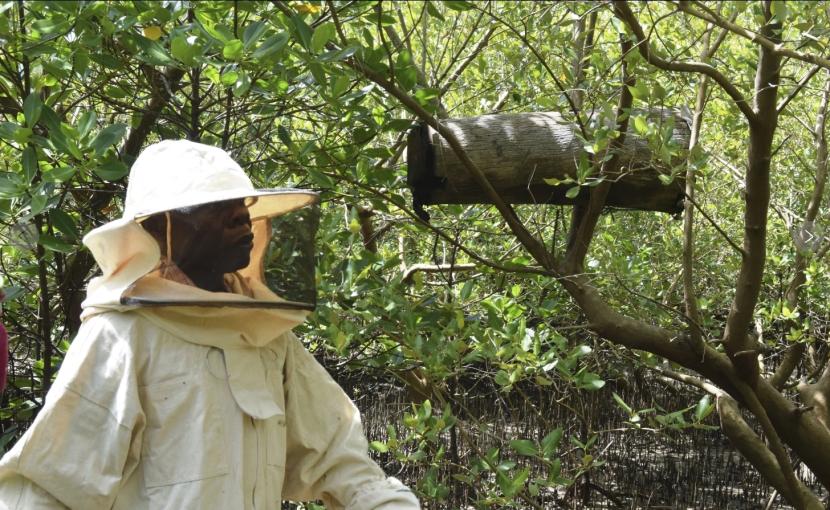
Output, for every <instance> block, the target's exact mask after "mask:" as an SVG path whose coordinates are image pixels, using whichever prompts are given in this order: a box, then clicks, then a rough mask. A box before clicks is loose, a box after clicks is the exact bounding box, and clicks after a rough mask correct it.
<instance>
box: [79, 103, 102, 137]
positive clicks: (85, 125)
mask: <svg viewBox="0 0 830 510" xmlns="http://www.w3.org/2000/svg"><path fill="white" fill-rule="evenodd" d="M96 122H98V116H97V115H96V114H95V110H87V111H85V112H84V114H83V115H81V118H80V119H79V120H78V135H79V136H80V137H81V138H84V137H85V136H86V135H88V134H89V132H90V131H92V128H93V127H94V126H95V123H96Z"/></svg>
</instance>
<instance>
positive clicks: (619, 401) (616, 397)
mask: <svg viewBox="0 0 830 510" xmlns="http://www.w3.org/2000/svg"><path fill="white" fill-rule="evenodd" d="M611 396H612V397H614V402H616V403H617V405H618V406H620V407H622V409H623V411H625V412H626V413H627V414H628V415H629V416H630V415H632V414H634V410H633V409H631V406H629V405H628V404H626V403H625V400H623V399H622V397H621V396H619V395H617V393H616V392H612V393H611Z"/></svg>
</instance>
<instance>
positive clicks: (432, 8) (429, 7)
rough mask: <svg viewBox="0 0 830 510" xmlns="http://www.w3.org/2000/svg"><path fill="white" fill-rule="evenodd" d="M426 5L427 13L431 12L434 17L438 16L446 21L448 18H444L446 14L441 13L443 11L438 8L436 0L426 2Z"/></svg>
mask: <svg viewBox="0 0 830 510" xmlns="http://www.w3.org/2000/svg"><path fill="white" fill-rule="evenodd" d="M425 5H426V8H427V13H429V15H430V16H432V17H433V18H438V19H439V20H441V21H446V19H444V15H443V14H441V11H439V10H438V8H437V7H435V2H426V3H425Z"/></svg>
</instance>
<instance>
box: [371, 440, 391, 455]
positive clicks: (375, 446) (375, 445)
mask: <svg viewBox="0 0 830 510" xmlns="http://www.w3.org/2000/svg"><path fill="white" fill-rule="evenodd" d="M369 448H371V449H372V450H374V451H376V452H378V453H386V452H388V451H389V446H388V445H387V444H386V443H384V442H381V441H372V442H371V443H369Z"/></svg>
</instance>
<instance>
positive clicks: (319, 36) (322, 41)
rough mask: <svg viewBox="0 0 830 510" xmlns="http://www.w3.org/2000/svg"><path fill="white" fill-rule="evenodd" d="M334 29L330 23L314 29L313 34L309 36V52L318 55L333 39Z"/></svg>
mask: <svg viewBox="0 0 830 510" xmlns="http://www.w3.org/2000/svg"><path fill="white" fill-rule="evenodd" d="M334 35H335V28H334V24H332V23H323V24H322V25H320V26H319V27H317V28H315V29H314V34H313V35H312V36H311V51H313V52H315V53H320V52H321V51H323V48H325V47H326V44H327V43H328V42H329V41H331V40H332V39H334Z"/></svg>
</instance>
